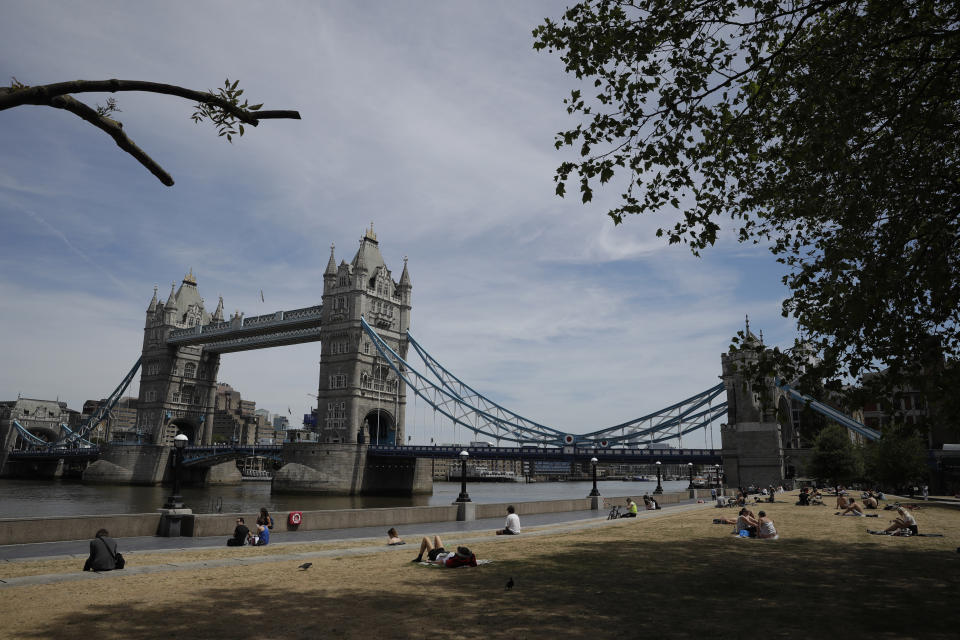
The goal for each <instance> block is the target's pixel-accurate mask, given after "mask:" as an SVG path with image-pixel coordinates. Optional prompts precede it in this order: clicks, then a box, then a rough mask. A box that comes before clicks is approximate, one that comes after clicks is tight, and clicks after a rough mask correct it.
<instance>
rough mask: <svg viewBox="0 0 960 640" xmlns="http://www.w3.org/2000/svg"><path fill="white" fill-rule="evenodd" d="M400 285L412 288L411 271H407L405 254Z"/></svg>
mask: <svg viewBox="0 0 960 640" xmlns="http://www.w3.org/2000/svg"><path fill="white" fill-rule="evenodd" d="M399 286H400V287H406V288H407V289H409V288H411V286H412V285H411V284H410V272H409V271H407V256H403V273H401V274H400V283H399Z"/></svg>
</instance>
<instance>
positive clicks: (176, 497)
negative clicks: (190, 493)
mask: <svg viewBox="0 0 960 640" xmlns="http://www.w3.org/2000/svg"><path fill="white" fill-rule="evenodd" d="M187 442H189V438H187V436H185V435H184V434H182V433H178V434H177V436H176V437H175V438H174V439H173V495H172V496H170V497H168V498H167V503H166V504H165V505H163V508H164V509H183V498H182V497H180V467H181V466H182V465H183V448H184V447H186V446H187Z"/></svg>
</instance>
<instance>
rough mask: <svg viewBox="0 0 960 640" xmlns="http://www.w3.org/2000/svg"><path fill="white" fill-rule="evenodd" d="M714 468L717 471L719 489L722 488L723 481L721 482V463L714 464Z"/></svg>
mask: <svg viewBox="0 0 960 640" xmlns="http://www.w3.org/2000/svg"><path fill="white" fill-rule="evenodd" d="M713 470H714V471H715V472H716V473H717V489H718V490H719V489H722V488H723V483H721V482H720V465H718V464H715V465H713Z"/></svg>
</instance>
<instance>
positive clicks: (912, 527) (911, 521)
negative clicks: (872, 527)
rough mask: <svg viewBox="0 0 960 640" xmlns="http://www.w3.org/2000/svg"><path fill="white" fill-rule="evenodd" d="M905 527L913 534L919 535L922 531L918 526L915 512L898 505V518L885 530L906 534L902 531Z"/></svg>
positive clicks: (893, 533) (891, 532) (896, 533)
mask: <svg viewBox="0 0 960 640" xmlns="http://www.w3.org/2000/svg"><path fill="white" fill-rule="evenodd" d="M903 529H907V530H908V531H910V535H913V536H915V535H919V533H920V530H919V529H918V528H917V519H916V518H915V517H914V516H913V514H912V513H910V512H909V511H907V510H906V509H904V508H903V507H897V519H896V520H894V521H893V523H892V524H891V525H890V526H889V527H887V528H886V529H885V530H884V531H885V532H886V533H889V534H891V535H894V536H901V535H904V534H903V533H902V531H903Z"/></svg>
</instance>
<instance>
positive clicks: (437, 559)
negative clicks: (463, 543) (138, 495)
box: [413, 536, 477, 569]
mask: <svg viewBox="0 0 960 640" xmlns="http://www.w3.org/2000/svg"><path fill="white" fill-rule="evenodd" d="M424 552H426V554H427V562H430V563H431V564H438V565H440V566H441V567H449V568H451V569H453V568H456V567H475V566H477V556H475V555H473V553H472V552H471V551H470V549H468V548H467V547H457V550H456V551H447V550H446V549H444V548H443V540H441V539H440V536H433V544H431V543H430V539H429V538H427V537H426V536H424V538H423V540H421V541H420V553H419V554H417V557H416V558H414V559H413V562H423V554H424Z"/></svg>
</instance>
